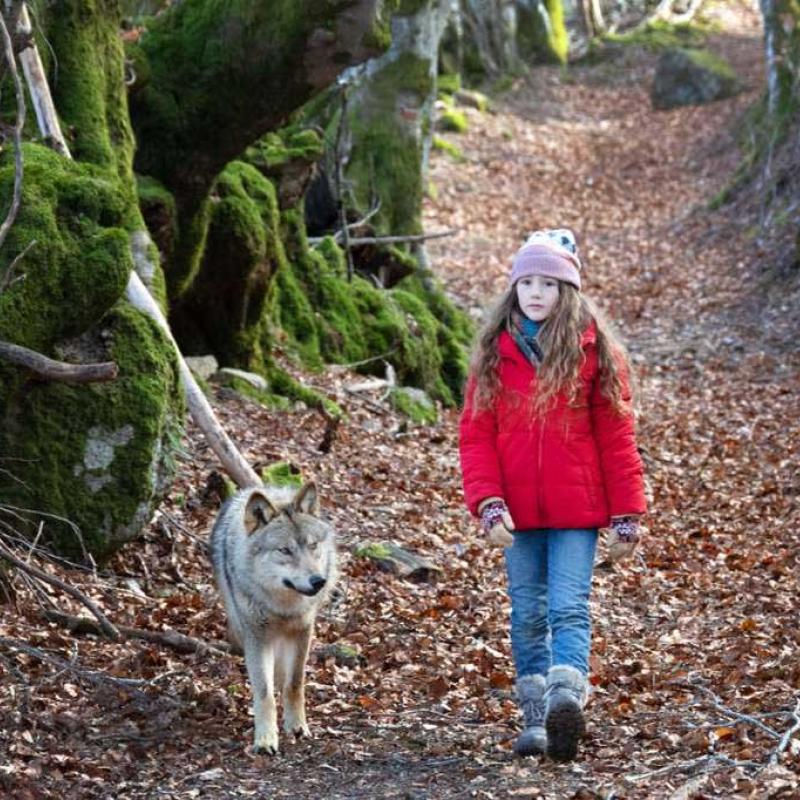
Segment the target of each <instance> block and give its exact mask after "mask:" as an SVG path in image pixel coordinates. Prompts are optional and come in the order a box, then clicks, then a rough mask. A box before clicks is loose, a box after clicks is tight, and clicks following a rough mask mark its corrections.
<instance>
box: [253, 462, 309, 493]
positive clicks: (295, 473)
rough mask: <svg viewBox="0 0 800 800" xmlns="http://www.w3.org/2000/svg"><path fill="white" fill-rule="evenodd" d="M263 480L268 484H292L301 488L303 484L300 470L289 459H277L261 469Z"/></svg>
mask: <svg viewBox="0 0 800 800" xmlns="http://www.w3.org/2000/svg"><path fill="white" fill-rule="evenodd" d="M261 480H262V481H264V483H265V484H266V485H267V486H291V487H292V488H297V489H299V488H300V487H301V486H302V485H303V476H302V474H301V473H300V470H299V469H297V467H295V466H294V465H293V464H290V463H289V462H288V461H275V462H274V463H272V464H269V465H268V466H266V467H264V469H262V470H261Z"/></svg>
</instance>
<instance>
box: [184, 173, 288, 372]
mask: <svg viewBox="0 0 800 800" xmlns="http://www.w3.org/2000/svg"><path fill="white" fill-rule="evenodd" d="M208 216H209V225H208V231H207V233H206V241H205V248H204V250H203V253H202V258H201V261H200V265H199V267H198V270H197V275H196V277H195V279H194V281H193V283H192V286H191V288H190V289H189V290H187V291H186V292H184V295H183V298H182V301H181V303H180V304H178V305H177V307H176V308H175V310H174V313H173V319H174V325H175V329H176V333H177V335H178V337H179V340H180V341H181V342H183V343H184V344H185V346H186V347H187V348H188V349H189V350H191V351H192V352H211V353H213V354H214V355H215V356H216V357H217V359H218V360H219V362H220V363H221V364H223V365H238V366H242V367H245V368H257V367H258V366H259V365H260V363H261V357H260V351H259V346H260V344H259V343H260V340H261V335H262V326H263V316H264V311H265V309H266V306H267V303H268V289H269V286H270V281H271V278H272V276H273V275H274V274H275V273H276V272H277V271H278V269H279V266H280V264H281V262H282V259H283V253H282V249H281V243H280V231H279V229H278V206H277V199H276V196H275V188H274V186H273V185H272V183H271V182H270V181H269V180H267V179H266V178H265V177H264V176H263V175H262V174H261V173H260V172H259V171H258V170H257V169H256V168H255V167H254V166H252V165H250V164H245V163H244V162H242V161H233V162H231V163H230V164H228V166H227V167H226V168H225V170H224V171H223V172H222V174H221V175H220V176H219V179H218V180H217V183H216V184H215V187H214V199H213V201H212V202H210V203H209V213H208Z"/></svg>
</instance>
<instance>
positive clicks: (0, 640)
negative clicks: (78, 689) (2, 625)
mask: <svg viewBox="0 0 800 800" xmlns="http://www.w3.org/2000/svg"><path fill="white" fill-rule="evenodd" d="M0 647H4V648H6V649H11V650H17V651H18V652H20V653H25V654H26V655H29V656H31V657H33V658H35V659H37V660H38V661H42V662H43V663H45V664H50V665H51V666H53V667H56V668H57V669H59V670H61V671H62V672H69V673H71V674H72V675H75V677H77V678H79V679H81V680H85V681H86V682H87V683H90V684H92V685H93V686H102V685H103V684H109V683H110V684H112V685H113V686H118V687H121V688H124V689H126V690H128V691H130V692H132V693H133V694H135V695H136V696H137V697H140V698H143V699H144V700H146V701H147V702H148V703H149V702H152V698H150V697H148V696H147V695H146V694H145V693H144V692H141V691H139V687H140V686H151V685H153V681H154V680H155V678H149V679H144V678H118V677H117V676H115V675H108V674H107V673H105V672H98V671H97V670H91V669H82V668H81V667H78V666H76V665H75V663H73V662H71V661H67V660H66V659H64V658H61V656H57V655H53V654H52V653H48V652H46V651H44V650H40V649H39V648H38V647H33V646H32V645H29V644H28V643H27V642H22V641H19V640H18V639H9V638H7V637H5V636H0ZM161 699H162V700H164V701H165V702H168V703H169V704H170V705H174V706H178V705H181V703H179V702H178V701H177V700H174V699H173V698H172V697H167V696H164V697H162V698H161Z"/></svg>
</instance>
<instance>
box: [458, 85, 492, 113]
mask: <svg viewBox="0 0 800 800" xmlns="http://www.w3.org/2000/svg"><path fill="white" fill-rule="evenodd" d="M453 98H454V99H455V101H456V103H458V104H459V105H460V106H467V108H476V109H477V110H478V111H488V110H489V98H488V97H487V96H486V95H485V94H481V92H475V91H472V90H469V89H459V90H458V91H457V92H456V93H455V94H454V95H453Z"/></svg>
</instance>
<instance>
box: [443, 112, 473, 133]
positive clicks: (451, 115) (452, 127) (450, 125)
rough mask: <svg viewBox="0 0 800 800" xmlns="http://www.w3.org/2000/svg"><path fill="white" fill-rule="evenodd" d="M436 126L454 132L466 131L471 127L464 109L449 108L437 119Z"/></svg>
mask: <svg viewBox="0 0 800 800" xmlns="http://www.w3.org/2000/svg"><path fill="white" fill-rule="evenodd" d="M436 127H437V128H439V130H442V131H452V132H453V133H466V131H467V130H468V128H469V123H468V122H467V117H466V115H465V114H464V112H463V111H459V110H458V109H455V108H449V109H447V110H446V111H445V112H444V113H442V114H441V116H440V117H439V119H438V120H436Z"/></svg>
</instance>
